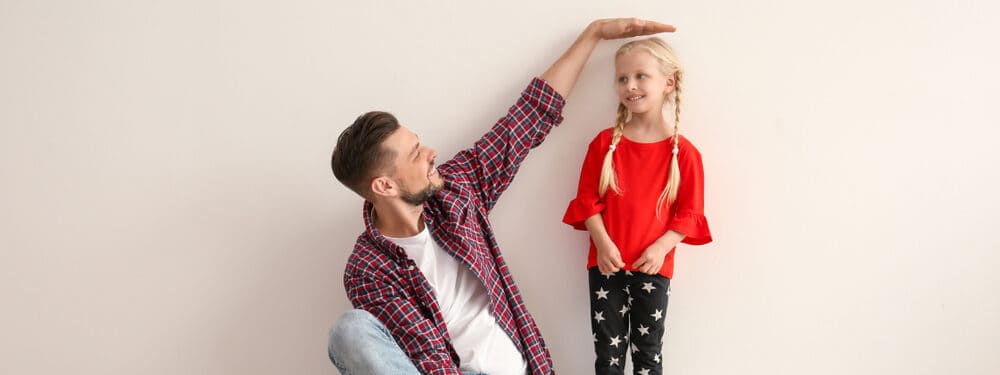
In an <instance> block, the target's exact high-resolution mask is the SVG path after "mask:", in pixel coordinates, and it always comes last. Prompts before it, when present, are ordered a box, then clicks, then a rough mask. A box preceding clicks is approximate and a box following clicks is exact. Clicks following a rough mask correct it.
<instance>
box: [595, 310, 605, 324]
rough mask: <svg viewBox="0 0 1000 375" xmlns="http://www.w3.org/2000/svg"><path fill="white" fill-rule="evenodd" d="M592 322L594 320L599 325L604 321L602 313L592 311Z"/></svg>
mask: <svg viewBox="0 0 1000 375" xmlns="http://www.w3.org/2000/svg"><path fill="white" fill-rule="evenodd" d="M594 320H596V321H597V322H598V323H600V322H601V321H602V320H604V312H603V311H601V312H597V311H594Z"/></svg>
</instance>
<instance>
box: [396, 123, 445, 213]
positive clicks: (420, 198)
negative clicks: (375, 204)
mask: <svg viewBox="0 0 1000 375" xmlns="http://www.w3.org/2000/svg"><path fill="white" fill-rule="evenodd" d="M383 146H384V147H386V148H388V149H389V150H392V151H393V153H394V154H395V159H394V160H393V161H392V163H393V169H394V170H393V171H392V172H391V173H390V174H389V175H388V176H386V177H388V178H389V179H390V180H391V181H392V183H393V184H394V185H395V188H396V189H397V191H396V193H397V196H398V197H399V198H400V199H402V200H403V201H405V202H407V203H409V204H412V205H414V206H419V205H422V204H424V202H426V201H427V200H428V199H430V198H431V197H432V196H434V194H436V193H437V192H438V191H441V188H443V187H444V180H443V179H442V178H441V175H439V174H438V172H437V169H436V168H434V158H435V157H437V151H435V150H434V149H432V148H430V147H427V146H426V145H424V144H422V143H420V138H419V137H417V135H416V134H414V133H413V132H412V131H410V129H407V128H406V127H405V126H400V127H399V129H396V131H395V132H393V133H392V135H390V136H389V137H388V138H386V139H385V141H384V142H383Z"/></svg>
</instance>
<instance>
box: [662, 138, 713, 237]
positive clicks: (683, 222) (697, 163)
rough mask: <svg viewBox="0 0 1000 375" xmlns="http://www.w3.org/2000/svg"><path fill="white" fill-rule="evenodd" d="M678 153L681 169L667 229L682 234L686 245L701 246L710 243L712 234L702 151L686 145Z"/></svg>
mask: <svg viewBox="0 0 1000 375" xmlns="http://www.w3.org/2000/svg"><path fill="white" fill-rule="evenodd" d="M687 146H688V147H684V148H682V149H681V152H680V153H679V154H678V155H677V156H678V160H677V163H678V166H679V167H680V169H681V184H680V186H679V187H678V188H677V201H676V203H675V205H676V210H675V211H674V217H673V218H672V219H671V221H670V224H669V225H668V226H667V229H669V230H672V231H674V232H677V233H681V234H683V235H684V240H683V241H682V242H684V243H686V244H689V245H703V244H706V243H709V242H712V233H711V231H710V230H709V229H708V220H707V219H705V173H704V169H703V168H702V163H701V153H700V152H698V149H696V148H695V147H694V145H691V144H690V143H689V144H687Z"/></svg>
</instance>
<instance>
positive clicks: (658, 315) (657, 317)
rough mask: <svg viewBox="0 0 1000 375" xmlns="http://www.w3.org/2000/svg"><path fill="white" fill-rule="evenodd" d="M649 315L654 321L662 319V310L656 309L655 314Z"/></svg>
mask: <svg viewBox="0 0 1000 375" xmlns="http://www.w3.org/2000/svg"><path fill="white" fill-rule="evenodd" d="M649 315H650V316H652V317H653V320H654V321H657V320H660V318H662V317H663V310H660V309H656V312H655V313H652V314H649Z"/></svg>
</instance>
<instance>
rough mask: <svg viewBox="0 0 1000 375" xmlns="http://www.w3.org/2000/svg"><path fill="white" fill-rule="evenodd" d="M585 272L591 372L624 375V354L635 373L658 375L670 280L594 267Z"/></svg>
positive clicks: (660, 371) (660, 372)
mask: <svg viewBox="0 0 1000 375" xmlns="http://www.w3.org/2000/svg"><path fill="white" fill-rule="evenodd" d="M589 273H590V275H589V276H590V310H591V311H590V326H591V327H592V328H593V330H594V350H595V351H596V353H597V360H596V361H595V362H594V369H595V370H596V373H597V374H598V375H603V374H624V371H625V355H626V353H629V355H631V356H632V369H633V371H634V373H635V374H641V375H654V374H655V375H660V374H662V373H663V366H662V358H660V353H661V349H662V346H663V345H662V344H663V343H662V341H661V340H662V339H663V320H664V318H665V316H666V312H667V299H668V298H669V296H670V279H668V278H666V277H663V276H661V275H647V274H644V273H640V272H628V271H624V270H623V271H618V272H616V273H613V274H601V271H600V270H599V269H598V268H597V267H593V268H591V269H590V270H589Z"/></svg>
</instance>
